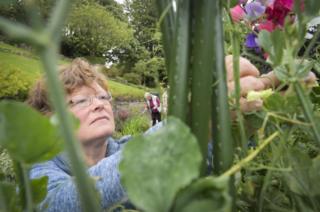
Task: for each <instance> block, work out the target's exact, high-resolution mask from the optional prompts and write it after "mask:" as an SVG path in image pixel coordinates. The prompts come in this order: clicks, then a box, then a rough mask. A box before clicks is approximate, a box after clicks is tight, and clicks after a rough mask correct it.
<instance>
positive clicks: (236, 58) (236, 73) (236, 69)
mask: <svg viewBox="0 0 320 212" xmlns="http://www.w3.org/2000/svg"><path fill="white" fill-rule="evenodd" d="M230 22H231V20H230ZM230 37H231V42H232V54H233V57H232V59H233V79H234V82H235V83H234V87H235V88H234V91H235V100H236V114H237V124H238V127H239V129H240V141H241V148H242V149H243V150H244V152H246V150H247V146H248V140H247V136H246V131H245V128H244V120H243V115H242V113H241V108H240V98H241V96H240V95H241V94H240V64H239V63H240V48H239V46H240V43H239V40H238V38H237V35H236V34H235V32H234V31H233V32H231V36H230ZM236 143H237V142H236Z"/></svg>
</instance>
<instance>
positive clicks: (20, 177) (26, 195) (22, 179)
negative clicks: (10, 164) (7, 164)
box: [14, 161, 33, 212]
mask: <svg viewBox="0 0 320 212" xmlns="http://www.w3.org/2000/svg"><path fill="white" fill-rule="evenodd" d="M14 170H15V173H16V177H17V182H18V186H19V196H20V201H21V204H22V208H23V209H24V210H26V211H30V212H31V211H32V209H33V206H32V205H33V203H32V192H31V187H30V182H29V177H28V174H27V171H26V170H25V167H24V166H23V164H21V163H20V162H17V161H14Z"/></svg>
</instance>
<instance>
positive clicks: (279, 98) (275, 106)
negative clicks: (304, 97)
mask: <svg viewBox="0 0 320 212" xmlns="http://www.w3.org/2000/svg"><path fill="white" fill-rule="evenodd" d="M263 105H264V107H265V108H266V109H267V110H269V111H273V112H277V113H283V114H287V115H290V114H294V113H296V112H298V110H299V107H300V104H299V101H298V98H297V96H296V95H295V94H289V93H288V94H285V95H281V94H279V93H274V94H272V95H271V96H269V97H268V98H267V99H265V100H264V102H263Z"/></svg>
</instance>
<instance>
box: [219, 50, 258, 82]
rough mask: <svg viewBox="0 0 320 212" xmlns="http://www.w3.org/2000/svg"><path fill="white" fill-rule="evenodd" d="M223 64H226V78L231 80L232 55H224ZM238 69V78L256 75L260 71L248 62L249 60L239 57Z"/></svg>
mask: <svg viewBox="0 0 320 212" xmlns="http://www.w3.org/2000/svg"><path fill="white" fill-rule="evenodd" d="M225 64H226V70H227V80H228V81H232V80H233V56H232V55H228V56H226V57H225ZM239 71H240V78H241V77H245V76H255V77H258V76H259V75H260V72H259V71H258V69H257V68H256V67H255V66H254V65H253V64H252V63H250V61H249V60H247V59H245V58H243V57H240V58H239Z"/></svg>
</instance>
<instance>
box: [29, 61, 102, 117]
mask: <svg viewBox="0 0 320 212" xmlns="http://www.w3.org/2000/svg"><path fill="white" fill-rule="evenodd" d="M59 79H60V81H61V83H62V86H63V88H64V90H65V92H66V94H67V95H68V94H71V93H72V92H73V91H74V90H75V89H77V88H80V87H82V86H91V84H92V83H93V82H96V83H98V84H99V85H100V86H101V87H102V88H103V89H105V90H106V91H108V86H107V80H106V78H105V76H104V75H103V74H101V73H99V72H98V71H97V70H96V69H95V68H94V67H93V66H92V65H90V64H89V63H88V62H87V61H86V60H84V59H81V58H77V59H74V60H73V61H72V62H71V63H70V64H68V65H65V66H61V67H60V68H59ZM46 84H47V83H46V79H45V77H41V78H40V79H39V80H38V81H37V82H36V83H35V85H34V87H33V88H32V89H31V90H30V92H29V98H28V100H27V103H28V104H29V105H30V106H32V107H33V108H35V109H36V110H38V111H40V112H41V113H43V114H50V113H51V112H52V108H51V106H50V102H49V97H48V89H47V86H46Z"/></svg>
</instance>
